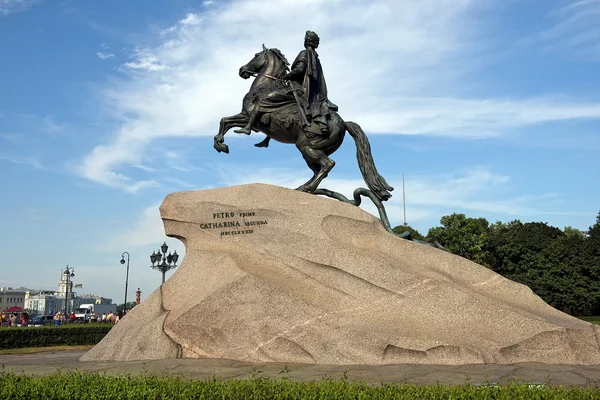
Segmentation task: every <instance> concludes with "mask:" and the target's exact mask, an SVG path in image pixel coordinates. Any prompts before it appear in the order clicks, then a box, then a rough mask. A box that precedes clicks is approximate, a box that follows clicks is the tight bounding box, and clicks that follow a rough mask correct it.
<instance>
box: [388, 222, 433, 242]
mask: <svg viewBox="0 0 600 400" xmlns="http://www.w3.org/2000/svg"><path fill="white" fill-rule="evenodd" d="M392 231H394V233H395V234H397V235H399V234H401V233H404V232H406V231H408V232H410V234H411V236H412V238H413V239H415V240H425V236H423V235H421V234H420V233H419V231H418V230H416V229H415V228H413V227H411V226H409V225H398V226H396V227H395V228H394V229H392Z"/></svg>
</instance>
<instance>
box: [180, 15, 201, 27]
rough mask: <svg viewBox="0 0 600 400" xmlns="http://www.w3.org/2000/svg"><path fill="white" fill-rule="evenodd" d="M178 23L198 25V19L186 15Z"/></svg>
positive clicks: (196, 16)
mask: <svg viewBox="0 0 600 400" xmlns="http://www.w3.org/2000/svg"><path fill="white" fill-rule="evenodd" d="M179 23H180V24H181V25H198V24H199V23H200V18H199V17H198V15H196V14H194V13H188V14H187V15H186V16H185V18H184V19H182V20H181V21H179Z"/></svg>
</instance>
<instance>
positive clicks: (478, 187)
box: [220, 165, 586, 226]
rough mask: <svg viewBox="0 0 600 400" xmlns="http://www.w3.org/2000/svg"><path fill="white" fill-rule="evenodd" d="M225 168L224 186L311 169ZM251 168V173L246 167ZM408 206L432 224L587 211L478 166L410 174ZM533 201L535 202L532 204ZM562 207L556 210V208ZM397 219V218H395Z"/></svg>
mask: <svg viewBox="0 0 600 400" xmlns="http://www.w3.org/2000/svg"><path fill="white" fill-rule="evenodd" d="M220 170H226V171H227V173H226V174H225V173H222V174H221V181H222V183H223V184H224V185H241V184H247V183H258V182H260V183H268V184H272V185H278V186H283V187H287V188H290V189H293V188H296V187H298V186H300V185H301V184H302V183H304V181H306V180H307V179H308V177H309V175H310V174H307V172H306V171H304V172H303V171H295V170H289V169H277V170H273V169H265V168H251V167H250V166H247V165H244V166H227V168H221V169H220ZM248 170H252V171H253V172H252V176H251V177H250V176H248V173H247V171H248ZM386 180H387V181H388V182H390V183H392V186H397V189H398V187H399V184H400V182H402V177H401V176H386ZM321 187H325V188H327V189H330V190H333V191H336V192H339V193H342V194H343V195H345V196H346V197H348V198H352V193H353V192H354V190H355V189H356V188H358V187H365V183H364V182H363V181H362V179H360V178H356V179H344V178H327V179H326V180H325V181H323V184H322V185H321ZM406 190H407V204H408V205H407V208H408V210H409V211H410V212H409V216H410V218H409V220H410V221H411V223H412V222H415V221H421V220H427V221H428V222H429V224H430V225H429V226H433V225H434V224H436V223H437V221H438V220H439V217H441V216H442V215H444V214H445V213H448V212H460V211H463V212H467V213H469V214H474V215H486V216H493V217H499V216H502V217H503V218H506V217H508V218H527V217H533V216H541V215H586V214H585V213H573V212H571V211H570V210H561V209H560V208H558V207H557V205H556V204H555V200H557V199H559V198H560V196H559V195H558V194H556V193H551V192H545V193H537V194H525V195H515V194H513V193H512V188H511V185H510V177H509V176H506V175H503V174H499V173H495V172H493V171H491V170H490V169H489V168H486V167H482V166H476V167H473V168H471V169H469V170H460V171H453V172H448V173H445V174H438V175H421V176H418V175H417V176H412V177H407V179H406ZM393 194H394V197H392V199H391V200H389V201H388V202H386V203H385V207H386V209H387V213H388V216H389V218H390V221H392V223H396V224H399V221H401V220H402V218H403V204H402V194H401V193H398V190H396V191H395V192H393ZM532 204H536V206H535V207H532ZM361 208H363V209H365V210H366V211H368V212H370V213H371V214H373V215H376V216H377V215H378V212H377V209H376V208H375V207H374V206H373V205H372V204H371V203H370V201H369V200H368V199H364V202H363V205H361ZM557 208H558V209H557ZM394 221H395V222H394Z"/></svg>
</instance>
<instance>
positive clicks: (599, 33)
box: [526, 0, 600, 61]
mask: <svg viewBox="0 0 600 400" xmlns="http://www.w3.org/2000/svg"><path fill="white" fill-rule="evenodd" d="M549 17H551V18H552V19H553V20H554V24H553V26H552V28H550V29H546V30H543V31H541V32H540V33H538V34H537V35H535V36H534V37H532V38H529V39H527V40H526V43H527V44H542V45H543V47H542V48H543V49H545V50H561V51H564V52H567V53H570V54H573V55H576V56H578V57H583V58H587V59H592V60H595V61H600V23H599V21H600V0H577V1H571V2H569V3H568V4H566V5H564V6H562V7H559V8H557V9H555V10H554V11H553V12H552V13H551V14H550V15H549Z"/></svg>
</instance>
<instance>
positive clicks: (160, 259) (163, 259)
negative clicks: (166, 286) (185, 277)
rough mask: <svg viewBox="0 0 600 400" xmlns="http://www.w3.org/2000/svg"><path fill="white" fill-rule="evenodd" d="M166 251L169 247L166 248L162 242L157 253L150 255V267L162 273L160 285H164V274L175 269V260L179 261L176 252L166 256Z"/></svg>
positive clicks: (165, 244)
mask: <svg viewBox="0 0 600 400" xmlns="http://www.w3.org/2000/svg"><path fill="white" fill-rule="evenodd" d="M168 250H169V246H167V243H166V242H164V243H163V244H162V246H160V249H159V250H158V251H156V252H154V251H153V252H152V254H151V255H150V262H151V263H152V266H151V267H152V268H154V269H157V270H159V271H160V272H162V283H165V274H166V273H167V271H169V270H170V269H174V268H177V260H179V254H177V251H174V252H173V254H171V253H169V254H168V255H167V251H168ZM161 251H162V253H161ZM154 264H156V265H154Z"/></svg>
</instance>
